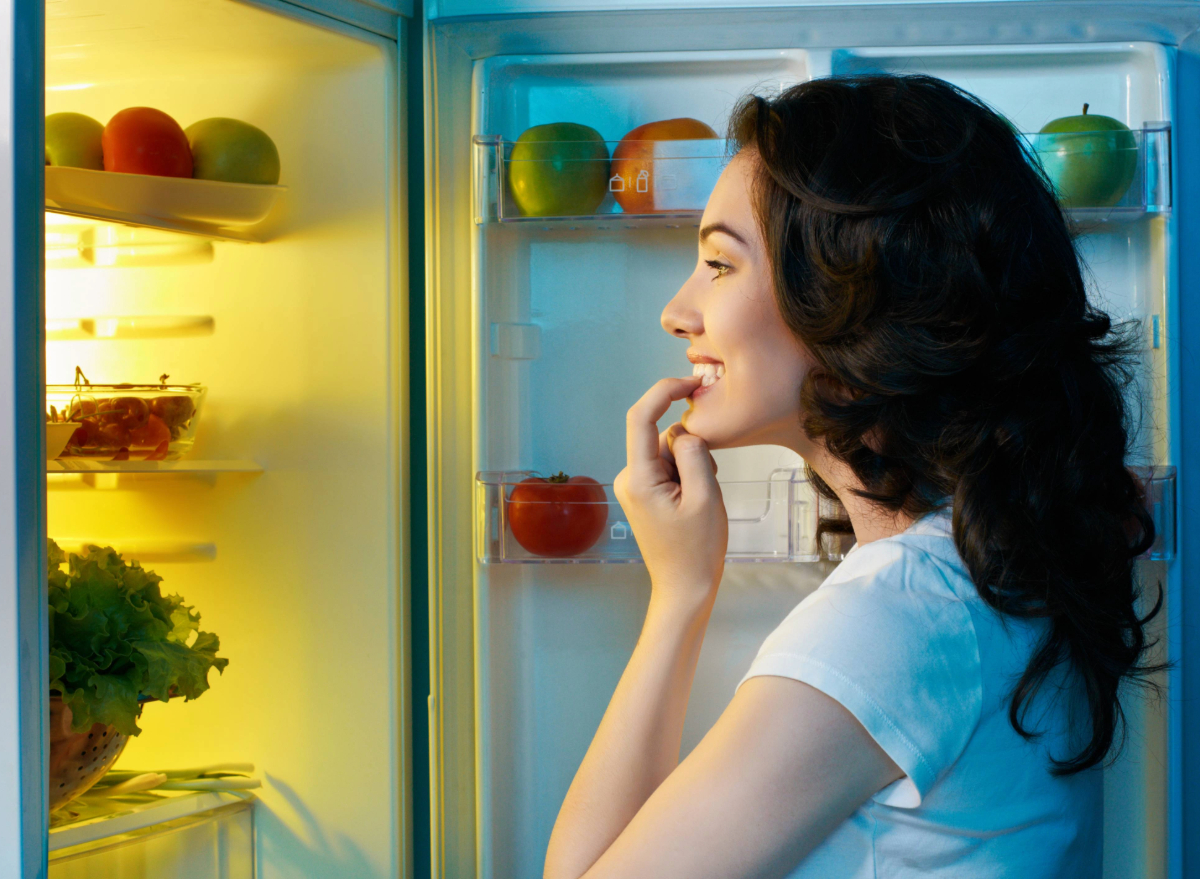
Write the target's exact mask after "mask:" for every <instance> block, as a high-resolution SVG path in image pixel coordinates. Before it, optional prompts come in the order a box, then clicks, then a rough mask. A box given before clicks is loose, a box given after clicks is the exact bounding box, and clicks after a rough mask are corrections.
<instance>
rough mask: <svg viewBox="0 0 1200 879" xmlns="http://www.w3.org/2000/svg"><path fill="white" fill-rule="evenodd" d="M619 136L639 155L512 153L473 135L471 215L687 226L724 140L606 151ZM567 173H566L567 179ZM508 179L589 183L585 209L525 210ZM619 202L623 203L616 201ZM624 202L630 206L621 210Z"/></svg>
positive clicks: (479, 219)
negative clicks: (528, 155) (566, 212)
mask: <svg viewBox="0 0 1200 879" xmlns="http://www.w3.org/2000/svg"><path fill="white" fill-rule="evenodd" d="M622 143H625V144H626V148H627V149H633V150H634V151H636V152H637V153H638V155H641V156H644V158H622V159H618V160H616V161H610V160H608V159H603V160H601V159H596V160H570V161H562V160H558V159H525V158H521V156H520V153H518V155H517V158H516V159H514V158H513V148H514V147H515V146H516V145H517V143H516V142H515V141H509V140H503V139H501V138H499V137H496V136H476V137H475V138H474V146H475V222H476V223H485V222H500V223H535V224H536V223H542V224H552V225H554V226H556V227H557V226H562V225H565V226H570V225H573V224H577V223H587V224H589V228H594V227H593V226H591V224H593V223H599V224H601V225H604V224H605V222H606V221H607V222H609V223H617V224H620V225H624V224H631V226H630V227H631V228H633V227H634V226H641V225H668V226H669V225H673V224H679V222H680V221H681V220H686V221H688V222H687V224H686V225H689V226H693V225H695V221H696V220H698V219H699V218H700V213H701V212H702V211H703V210H704V205H705V203H706V202H707V201H708V196H709V193H711V192H712V190H713V187H714V186H715V185H716V183H717V178H718V177H720V176H721V171H722V169H723V168H724V167H725V164H726V163H727V162H728V161H729V153H728V145H727V143H726V141H725V140H722V139H720V138H708V139H704V140H658V141H636V142H632V141H630V142H622V141H610V142H606V143H605V144H604V146H605V149H606V150H607V154H608V156H610V157H611V156H612V155H613V153H614V151H615V150H616V149H617V147H618V146H620V145H621V144H622ZM572 178H574V179H572ZM514 181H520V182H518V183H516V184H515V185H516V186H520V185H522V184H524V185H525V186H530V187H533V188H535V189H536V188H541V189H544V190H552V189H554V188H559V189H560V191H563V192H564V193H565V194H566V195H567V196H568V197H569V195H570V193H569V190H568V189H567V187H570V186H572V185H578V186H582V187H587V188H588V189H590V190H591V191H592V194H593V196H594V198H593V199H592V200H594V201H596V207H595V209H594V210H593V211H591V212H589V213H584V214H572V215H562V216H553V215H551V216H545V215H529V214H527V213H526V212H525V211H523V210H522V208H521V206H520V205H519V204H518V202H517V199H516V198H515V197H514V195H513V189H514ZM559 197H560V198H562V196H561V195H560V196H559ZM622 205H624V207H622ZM626 208H632V210H628V211H627V210H626Z"/></svg>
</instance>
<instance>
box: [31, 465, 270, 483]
mask: <svg viewBox="0 0 1200 879" xmlns="http://www.w3.org/2000/svg"><path fill="white" fill-rule="evenodd" d="M262 472H263V468H262V467H261V466H260V465H258V464H256V463H254V462H253V461H204V460H198V459H190V458H185V459H183V460H179V461H98V460H96V459H95V458H55V459H53V460H50V461H47V462H46V485H47V488H50V489H59V490H62V489H75V488H79V489H94V488H98V489H110V490H111V489H118V488H133V487H137V486H138V485H145V484H146V481H147V480H149V481H157V480H161V479H166V478H181V479H191V480H195V481H199V482H202V483H205V484H207V485H215V484H216V481H217V478H218V477H220V476H238V475H240V476H255V475H257V474H259V473H262Z"/></svg>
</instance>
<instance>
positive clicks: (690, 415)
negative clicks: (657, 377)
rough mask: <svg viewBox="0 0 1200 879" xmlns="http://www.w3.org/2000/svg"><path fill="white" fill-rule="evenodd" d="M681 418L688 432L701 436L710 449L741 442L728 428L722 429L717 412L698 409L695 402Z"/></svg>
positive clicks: (727, 446) (723, 447) (728, 446)
mask: <svg viewBox="0 0 1200 879" xmlns="http://www.w3.org/2000/svg"><path fill="white" fill-rule="evenodd" d="M704 408H705V409H707V408H708V407H704ZM679 420H680V422H681V423H682V424H683V427H684V429H685V430H686V431H687V432H688V433H690V434H691V435H692V436H698V437H700V439H702V440H704V443H705V445H707V446H708V447H709V448H710V449H725V448H730V447H732V446H736V445H738V444H739V443H738V442H737V438H736V437H732V436H730V435H729V431H728V429H722V426H721V424H720V419H719V418H717V417H715V413H711V412H707V411H703V410H702V409H698V408H697V406H696V404H695V403H691V404H690V405H689V406H688V409H687V411H686V412H684V413H683V417H682V418H680V419H679Z"/></svg>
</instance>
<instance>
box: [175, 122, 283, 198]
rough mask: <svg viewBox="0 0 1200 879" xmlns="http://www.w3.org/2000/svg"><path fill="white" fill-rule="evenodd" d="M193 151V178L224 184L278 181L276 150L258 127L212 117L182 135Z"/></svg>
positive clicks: (193, 124) (247, 123)
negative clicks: (217, 181)
mask: <svg viewBox="0 0 1200 879" xmlns="http://www.w3.org/2000/svg"><path fill="white" fill-rule="evenodd" d="M183 133H184V134H185V135H187V139H188V145H189V146H191V148H192V176H193V177H197V178H199V179H201V180H224V181H225V182H226V183H266V184H275V183H278V182H279V150H277V149H275V142H274V141H273V140H271V138H269V137H268V136H267V134H266V132H265V131H263V130H262V129H261V128H255V127H254V126H253V125H251V124H250V123H249V122H242V121H241V120H238V119H226V118H224V117H221V116H214V117H213V118H211V119H201V120H200V121H199V122H193V123H192V124H191V125H189V126H188V127H187V128H186V129H184V132H183Z"/></svg>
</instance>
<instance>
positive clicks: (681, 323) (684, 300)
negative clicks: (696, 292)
mask: <svg viewBox="0 0 1200 879" xmlns="http://www.w3.org/2000/svg"><path fill="white" fill-rule="evenodd" d="M662 328H663V329H664V330H666V331H667V332H668V333H670V334H671V335H672V336H678V337H679V338H681V339H686V338H690V337H692V336H699V335H700V334H701V333H703V332H704V319H703V318H702V317H701V315H700V311H699V309H697V308H696V307H695V305H693V304H692V303H690V302H689V301H688V296H687V285H686V284H685V285H684V286H683V287H682V288H680V290H679V292H678V293H676V294H675V296H674V298H672V299H671V301H670V302H668V303H667V307H666V308H664V309H663V313H662Z"/></svg>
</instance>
